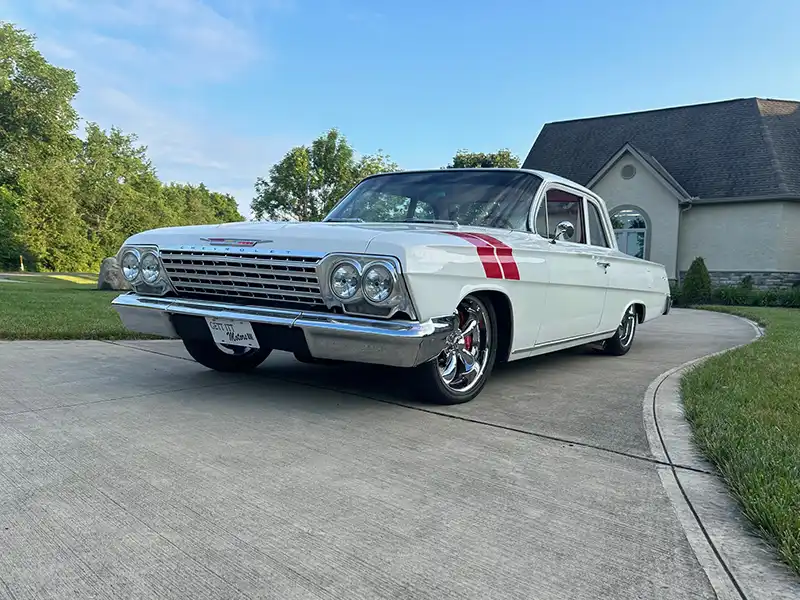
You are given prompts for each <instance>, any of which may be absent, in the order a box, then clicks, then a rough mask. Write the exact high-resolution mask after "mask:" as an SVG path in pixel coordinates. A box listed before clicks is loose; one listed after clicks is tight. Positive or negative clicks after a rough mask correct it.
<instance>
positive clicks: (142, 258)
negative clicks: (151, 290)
mask: <svg viewBox="0 0 800 600" xmlns="http://www.w3.org/2000/svg"><path fill="white" fill-rule="evenodd" d="M150 256H152V257H153V260H155V272H156V276H155V277H154V278H153V279H152V280H150V279H148V278H147V275H146V271H147V270H146V269H145V265H144V261H145V259H146V258H148V257H150ZM162 273H163V268H162V266H161V259H159V258H158V254H156V252H155V251H153V250H147V251H146V252H142V254H141V256H140V257H139V276H140V277H141V279H142V281H143V282H144V283H145V284H147V285H155V284H156V282H157V281H158V280H159V279H161V278H162Z"/></svg>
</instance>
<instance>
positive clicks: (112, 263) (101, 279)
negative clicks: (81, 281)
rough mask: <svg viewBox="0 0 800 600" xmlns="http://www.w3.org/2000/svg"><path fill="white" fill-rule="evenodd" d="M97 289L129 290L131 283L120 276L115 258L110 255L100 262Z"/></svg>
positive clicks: (120, 271) (120, 272)
mask: <svg viewBox="0 0 800 600" xmlns="http://www.w3.org/2000/svg"><path fill="white" fill-rule="evenodd" d="M97 289H98V290H119V291H124V290H129V289H131V284H130V283H128V282H127V281H126V280H125V278H124V277H123V276H122V270H121V269H120V268H119V264H118V263H117V259H116V258H114V257H113V256H112V257H109V258H104V259H103V262H102V263H101V264H100V275H98V276H97Z"/></svg>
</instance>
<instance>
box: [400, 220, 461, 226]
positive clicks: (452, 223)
mask: <svg viewBox="0 0 800 600" xmlns="http://www.w3.org/2000/svg"><path fill="white" fill-rule="evenodd" d="M403 223H430V224H433V225H452V226H453V227H458V221H450V220H448V219H404V220H403Z"/></svg>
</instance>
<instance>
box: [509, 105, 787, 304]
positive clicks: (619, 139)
mask: <svg viewBox="0 0 800 600" xmlns="http://www.w3.org/2000/svg"><path fill="white" fill-rule="evenodd" d="M523 167H525V168H530V169H541V170H544V171H549V172H551V173H555V174H557V175H561V176H563V177H566V178H568V179H571V180H573V181H576V182H577V183H580V184H583V185H584V186H586V187H588V188H590V189H591V190H592V191H594V192H596V193H597V194H598V195H600V196H601V197H602V198H603V199H604V200H605V201H606V203H607V205H608V208H609V211H610V212H611V215H612V221H613V222H614V227H615V232H616V236H617V243H618V245H619V247H620V249H621V250H623V251H624V252H627V253H629V254H632V255H635V256H640V257H642V258H645V259H648V260H652V261H655V262H658V263H661V264H663V265H665V266H666V268H667V273H668V274H669V276H670V277H671V278H673V279H679V278H682V276H683V274H684V273H685V272H686V270H687V269H688V268H689V265H690V264H691V262H692V260H694V258H695V257H697V256H702V257H703V259H704V260H705V263H706V266H707V267H708V269H709V272H710V274H711V278H712V281H713V282H714V283H716V284H717V285H736V284H738V283H739V282H740V281H741V280H742V278H743V277H745V276H746V275H750V276H751V277H752V280H753V283H754V284H755V285H756V286H757V287H762V288H767V287H788V286H791V285H797V284H800V102H793V101H785V100H767V99H761V98H743V99H738V100H728V101H723V102H712V103H709V104H697V105H691V106H679V107H675V108H666V109H660V110H649V111H644V112H635V113H628V114H618V115H611V116H603V117H595V118H588V119H577V120H572V121H559V122H554V123H548V124H546V125H545V126H544V128H543V129H542V131H541V132H540V134H539V136H538V137H537V138H536V141H535V143H534V144H533V147H532V148H531V151H530V153H529V154H528V156H527V158H526V159H525V162H524V164H523Z"/></svg>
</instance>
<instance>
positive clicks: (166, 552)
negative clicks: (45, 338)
mask: <svg viewBox="0 0 800 600" xmlns="http://www.w3.org/2000/svg"><path fill="white" fill-rule="evenodd" d="M752 337H753V330H752V328H751V327H750V326H749V325H748V324H747V323H744V322H742V321H739V320H736V319H733V318H731V317H728V316H725V315H721V314H712V313H699V312H694V311H681V310H676V311H674V312H673V313H672V314H670V315H669V316H667V317H664V318H661V319H659V320H657V321H655V322H653V323H651V324H647V325H645V326H643V327H641V328H640V330H639V334H638V336H637V341H636V343H635V346H634V349H633V350H632V351H631V353H630V354H629V355H627V356H625V357H621V358H614V357H606V356H603V355H599V354H596V353H592V352H588V351H586V350H579V351H574V352H566V353H561V354H558V355H552V356H548V357H543V358H538V359H531V360H528V361H523V362H519V363H514V364H510V365H506V366H505V367H503V368H500V369H498V370H497V371H496V372H495V375H494V377H493V380H492V381H491V383H490V385H489V386H488V387H487V389H486V390H485V391H484V393H483V394H482V395H481V396H480V397H479V398H478V399H476V400H475V401H474V402H472V403H470V404H467V405H462V406H458V407H451V408H440V407H432V406H426V405H421V404H416V403H414V402H413V399H412V398H410V397H409V396H408V392H407V391H406V388H407V386H406V381H405V378H404V373H403V372H395V371H393V370H391V369H383V368H372V367H362V366H347V367H336V368H334V367H320V366H308V365H303V364H301V363H298V362H296V361H295V360H294V358H293V357H291V356H290V355H284V354H280V353H276V354H275V355H273V356H272V357H270V359H269V360H267V362H265V363H264V365H263V366H262V367H261V368H260V369H259V370H258V371H257V372H256V373H255V374H252V375H249V376H241V375H223V374H219V373H215V372H211V371H207V370H205V369H204V368H202V367H200V366H199V365H197V364H196V363H194V362H191V361H189V360H187V357H186V354H185V353H184V352H183V349H182V346H181V345H180V343H174V342H139V343H135V342H123V343H106V342H7V343H0V598H3V599H12V600H22V599H23V598H57V599H59V600H66V599H68V598H81V599H84V598H137V599H140V598H186V599H192V600H199V599H204V598H209V599H210V598H213V599H219V598H276V599H294V598H343V599H348V600H351V599H356V598H365V599H373V598H393V599H394V598H436V599H437V600H442V599H445V598H480V599H487V598H524V599H555V598H563V599H570V600H573V599H584V598H585V599H587V600H588V599H591V600H596V599H598V598H603V599H605V598H609V599H617V598H630V599H645V598H654V599H655V598H658V599H659V600H666V599H669V598H693V599H695V598H713V597H714V594H713V591H712V589H711V587H710V585H709V583H708V580H707V578H706V576H705V574H704V572H703V570H702V569H701V568H700V566H699V564H698V562H697V560H696V558H695V557H694V555H693V553H692V551H691V549H690V546H689V544H688V542H687V540H686V536H685V534H684V533H683V530H682V529H681V526H680V524H679V522H678V520H677V518H676V516H675V513H674V510H673V508H672V506H671V504H670V501H669V499H668V498H667V496H666V493H665V492H664V490H663V488H662V485H661V483H660V480H659V477H658V475H657V473H656V468H655V465H654V464H653V462H652V458H651V455H650V452H649V449H648V448H649V447H648V444H647V438H646V435H645V431H644V427H643V424H642V398H643V395H644V393H645V390H646V388H647V386H648V384H649V383H650V382H651V381H652V380H653V379H654V378H655V377H656V376H657V375H659V374H660V373H661V372H663V371H665V370H667V369H669V368H671V367H673V366H676V365H678V364H681V363H683V362H685V361H687V360H689V359H691V358H695V357H698V356H701V355H705V354H708V353H710V352H714V351H717V350H721V349H724V348H727V347H730V346H733V345H736V344H739V343H742V342H745V341H747V340H749V339H750V338H752Z"/></svg>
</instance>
